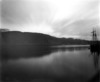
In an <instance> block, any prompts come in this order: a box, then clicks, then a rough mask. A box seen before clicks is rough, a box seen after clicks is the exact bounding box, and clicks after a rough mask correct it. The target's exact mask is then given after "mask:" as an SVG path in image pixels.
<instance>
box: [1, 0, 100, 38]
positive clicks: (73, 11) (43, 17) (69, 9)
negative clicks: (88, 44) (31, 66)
mask: <svg viewBox="0 0 100 82" xmlns="http://www.w3.org/2000/svg"><path fill="white" fill-rule="evenodd" d="M0 4H1V28H7V29H10V30H17V31H22V32H38V33H44V34H49V35H52V36H56V37H74V38H81V39H91V31H92V30H93V28H95V29H96V31H97V34H98V36H99V38H100V23H99V18H100V12H99V11H100V5H99V0H0Z"/></svg>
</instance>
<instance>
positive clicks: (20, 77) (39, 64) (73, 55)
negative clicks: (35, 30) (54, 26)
mask: <svg viewBox="0 0 100 82" xmlns="http://www.w3.org/2000/svg"><path fill="white" fill-rule="evenodd" d="M12 47H13V46H12ZM12 47H11V48H10V49H9V51H8V50H6V49H5V50H6V51H7V52H6V53H4V55H5V54H6V56H8V57H6V56H2V57H3V58H4V59H5V60H6V59H7V60H8V61H7V62H6V63H5V62H4V61H5V60H4V61H3V62H4V63H2V81H4V82H9V81H12V82H25V81H26V82H41V80H42V81H43V82H48V81H49V82H75V81H76V82H86V80H87V79H88V77H90V76H91V75H92V74H93V72H94V70H93V68H92V63H91V59H89V57H88V54H89V51H88V48H87V47H76V48H75V47H69V48H68V47H43V46H42V47H39V46H38V47H36V48H34V47H29V46H27V47H25V46H20V49H21V50H22V51H20V49H19V47H16V48H14V47H13V48H12ZM28 48H29V49H28ZM10 50H13V51H12V52H10ZM31 53H32V54H31ZM19 54H20V55H19ZM12 59H13V60H12Z"/></svg>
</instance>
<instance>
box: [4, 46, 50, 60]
mask: <svg viewBox="0 0 100 82" xmlns="http://www.w3.org/2000/svg"><path fill="white" fill-rule="evenodd" d="M48 53H51V51H50V48H49V47H47V46H33V45H16V46H15V45H10V46H9V48H7V47H5V48H3V49H2V58H3V59H9V58H10V59H13V58H14V59H16V58H30V57H41V56H43V55H46V54H48Z"/></svg>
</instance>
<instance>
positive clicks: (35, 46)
mask: <svg viewBox="0 0 100 82" xmlns="http://www.w3.org/2000/svg"><path fill="white" fill-rule="evenodd" d="M1 40H2V59H3V58H20V57H32V56H33V57H39V56H42V55H45V54H48V53H50V52H51V51H50V50H51V49H50V46H55V45H70V44H71V45H72V44H75V45H76V44H79V45H81V44H82V45H83V44H84V45H85V44H88V41H86V40H80V39H72V38H67V39H66V38H56V37H53V36H50V35H46V34H41V33H29V32H19V31H3V32H1Z"/></svg>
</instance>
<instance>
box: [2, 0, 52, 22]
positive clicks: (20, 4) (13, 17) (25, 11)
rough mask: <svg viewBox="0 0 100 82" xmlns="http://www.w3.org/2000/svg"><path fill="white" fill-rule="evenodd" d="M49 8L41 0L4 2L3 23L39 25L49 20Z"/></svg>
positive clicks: (10, 0) (11, 0) (5, 0)
mask: <svg viewBox="0 0 100 82" xmlns="http://www.w3.org/2000/svg"><path fill="white" fill-rule="evenodd" d="M49 14H50V9H49V6H48V5H47V4H46V3H45V2H43V1H40V0H33V1H27V0H9V1H8V0H4V1H3V2H2V22H3V23H8V24H25V23H35V24H38V23H40V22H43V21H44V20H48V17H49Z"/></svg>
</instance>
